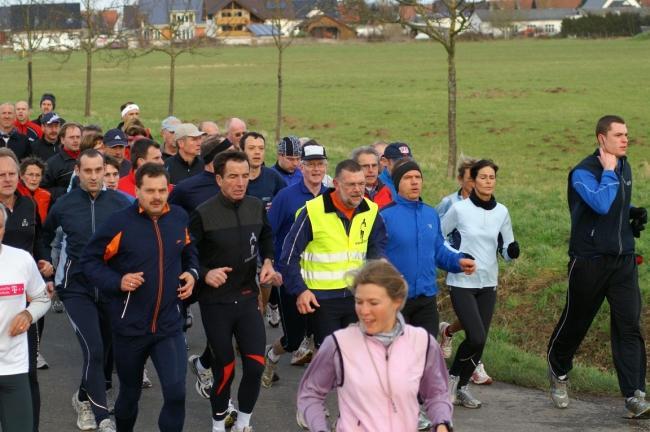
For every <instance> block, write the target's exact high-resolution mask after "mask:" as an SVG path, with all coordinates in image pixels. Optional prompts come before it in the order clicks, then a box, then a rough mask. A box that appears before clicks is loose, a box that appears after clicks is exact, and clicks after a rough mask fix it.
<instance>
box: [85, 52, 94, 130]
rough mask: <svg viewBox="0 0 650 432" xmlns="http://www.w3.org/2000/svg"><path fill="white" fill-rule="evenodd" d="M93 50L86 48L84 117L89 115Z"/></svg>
mask: <svg viewBox="0 0 650 432" xmlns="http://www.w3.org/2000/svg"><path fill="white" fill-rule="evenodd" d="M92 71H93V50H92V47H87V48H86V103H85V108H84V117H90V100H91V99H90V97H91V91H92V77H93V73H92Z"/></svg>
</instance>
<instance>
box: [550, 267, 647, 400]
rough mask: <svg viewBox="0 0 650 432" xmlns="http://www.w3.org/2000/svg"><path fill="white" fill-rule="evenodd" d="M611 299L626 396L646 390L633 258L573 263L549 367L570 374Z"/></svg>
mask: <svg viewBox="0 0 650 432" xmlns="http://www.w3.org/2000/svg"><path fill="white" fill-rule="evenodd" d="M605 299H607V301H608V302H609V307H610V310H611V315H610V327H611V344H612V357H613V360H614V367H615V368H616V374H617V376H618V385H619V387H620V389H621V393H622V394H623V396H625V397H631V396H633V395H634V391H635V390H641V391H645V375H646V351H645V342H644V341H643V336H641V328H640V324H639V320H640V318H641V293H640V291H639V281H638V272H637V265H636V259H635V256H634V255H626V256H619V257H616V256H602V257H597V258H591V259H587V258H572V259H571V260H570V261H569V289H568V291H567V296H566V304H565V306H564V310H563V311H562V315H561V316H560V320H559V321H558V323H557V325H556V327H555V330H554V331H553V334H552V336H551V340H550V341H549V344H548V363H549V367H550V369H551V372H552V373H553V374H554V375H555V376H562V375H566V374H568V373H569V371H570V370H571V369H572V368H573V357H574V355H575V353H576V351H577V349H578V347H579V346H580V344H581V343H582V340H583V339H584V337H585V335H586V334H587V331H588V330H589V327H590V326H591V322H592V321H593V319H594V317H595V316H596V313H598V310H599V309H600V306H601V305H602V304H603V301H604V300H605Z"/></svg>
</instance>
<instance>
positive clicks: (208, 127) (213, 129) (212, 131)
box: [199, 121, 219, 135]
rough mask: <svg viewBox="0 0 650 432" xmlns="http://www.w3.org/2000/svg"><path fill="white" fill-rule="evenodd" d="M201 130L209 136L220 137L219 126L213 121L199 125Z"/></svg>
mask: <svg viewBox="0 0 650 432" xmlns="http://www.w3.org/2000/svg"><path fill="white" fill-rule="evenodd" d="M199 130H200V131H201V132H205V133H206V134H208V135H218V134H219V126H217V124H216V123H215V122H213V121H203V122H201V123H200V124H199Z"/></svg>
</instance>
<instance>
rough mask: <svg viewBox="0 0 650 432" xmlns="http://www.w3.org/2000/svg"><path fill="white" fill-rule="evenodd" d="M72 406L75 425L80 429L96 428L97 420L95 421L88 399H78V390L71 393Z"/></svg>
mask: <svg viewBox="0 0 650 432" xmlns="http://www.w3.org/2000/svg"><path fill="white" fill-rule="evenodd" d="M72 407H73V408H74V410H75V412H76V413H77V427H78V428H79V429H80V430H94V429H97V422H96V421H95V414H93V409H92V408H91V407H90V402H89V401H84V402H81V401H80V400H79V390H77V391H76V392H74V394H73V395H72Z"/></svg>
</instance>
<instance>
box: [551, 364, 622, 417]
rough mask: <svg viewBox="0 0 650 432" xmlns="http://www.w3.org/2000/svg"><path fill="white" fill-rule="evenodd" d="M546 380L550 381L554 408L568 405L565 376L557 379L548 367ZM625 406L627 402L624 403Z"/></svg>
mask: <svg viewBox="0 0 650 432" xmlns="http://www.w3.org/2000/svg"><path fill="white" fill-rule="evenodd" d="M548 380H549V382H550V383H551V400H552V401H553V403H554V404H555V407H556V408H566V407H568V406H569V392H568V386H569V380H568V379H567V378H564V379H559V378H558V377H556V376H555V374H554V373H553V371H552V370H551V368H550V367H549V369H548ZM625 405H626V407H627V402H626V403H625Z"/></svg>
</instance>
